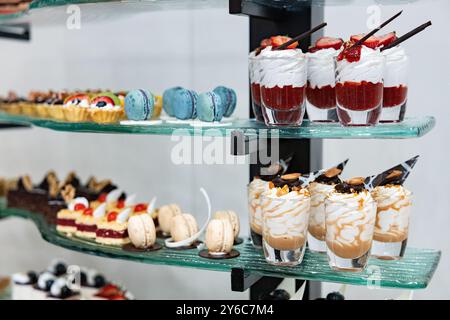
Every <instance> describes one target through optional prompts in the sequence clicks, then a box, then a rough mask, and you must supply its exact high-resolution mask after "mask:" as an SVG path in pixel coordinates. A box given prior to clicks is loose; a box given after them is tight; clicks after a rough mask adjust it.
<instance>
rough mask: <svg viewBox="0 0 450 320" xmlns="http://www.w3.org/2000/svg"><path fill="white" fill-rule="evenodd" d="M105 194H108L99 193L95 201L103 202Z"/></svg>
mask: <svg viewBox="0 0 450 320" xmlns="http://www.w3.org/2000/svg"><path fill="white" fill-rule="evenodd" d="M107 196H108V194H107V193H102V194H101V195H99V197H98V199H97V201H98V202H101V203H103V202H105V201H106V197H107Z"/></svg>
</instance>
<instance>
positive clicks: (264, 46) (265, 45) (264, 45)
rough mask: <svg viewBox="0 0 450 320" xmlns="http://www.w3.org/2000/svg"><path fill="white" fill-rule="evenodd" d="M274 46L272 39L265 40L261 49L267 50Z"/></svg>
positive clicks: (261, 44)
mask: <svg viewBox="0 0 450 320" xmlns="http://www.w3.org/2000/svg"><path fill="white" fill-rule="evenodd" d="M271 45H272V41H271V40H270V39H263V40H262V41H261V43H260V46H261V48H263V49H264V48H267V47H268V46H271Z"/></svg>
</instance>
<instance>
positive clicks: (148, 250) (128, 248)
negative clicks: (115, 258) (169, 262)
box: [122, 242, 162, 252]
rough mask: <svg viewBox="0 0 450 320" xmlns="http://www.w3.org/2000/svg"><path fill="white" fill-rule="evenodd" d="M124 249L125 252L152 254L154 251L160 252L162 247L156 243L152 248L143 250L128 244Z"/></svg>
mask: <svg viewBox="0 0 450 320" xmlns="http://www.w3.org/2000/svg"><path fill="white" fill-rule="evenodd" d="M122 249H123V250H125V251H129V252H152V251H158V250H160V249H162V245H160V244H159V243H156V242H155V243H154V244H153V245H152V246H151V247H148V248H145V249H141V248H136V247H135V246H133V245H132V244H131V243H128V244H126V245H124V246H122Z"/></svg>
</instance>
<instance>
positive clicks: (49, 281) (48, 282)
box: [44, 279, 55, 291]
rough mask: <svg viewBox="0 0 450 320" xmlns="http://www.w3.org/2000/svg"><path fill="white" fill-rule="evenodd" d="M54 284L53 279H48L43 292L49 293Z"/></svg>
mask: <svg viewBox="0 0 450 320" xmlns="http://www.w3.org/2000/svg"><path fill="white" fill-rule="evenodd" d="M54 282H55V280H54V279H49V280H47V281H45V288H44V291H50V288H51V287H52V285H53V283H54Z"/></svg>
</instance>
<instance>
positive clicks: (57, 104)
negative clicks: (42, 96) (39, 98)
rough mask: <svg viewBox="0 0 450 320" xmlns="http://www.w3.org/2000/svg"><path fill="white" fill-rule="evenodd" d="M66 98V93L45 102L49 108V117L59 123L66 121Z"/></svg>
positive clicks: (55, 95)
mask: <svg viewBox="0 0 450 320" xmlns="http://www.w3.org/2000/svg"><path fill="white" fill-rule="evenodd" d="M65 98H66V93H64V92H62V93H58V94H53V95H52V96H51V97H50V98H49V99H47V100H46V101H45V104H46V107H47V115H48V116H49V117H50V118H53V119H55V120H58V121H64V120H65V115H64V110H63V108H64V99H65Z"/></svg>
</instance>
